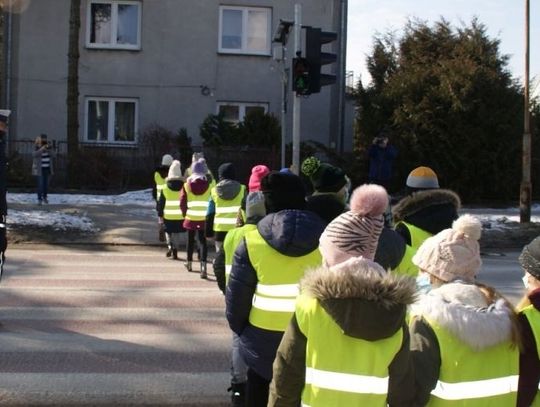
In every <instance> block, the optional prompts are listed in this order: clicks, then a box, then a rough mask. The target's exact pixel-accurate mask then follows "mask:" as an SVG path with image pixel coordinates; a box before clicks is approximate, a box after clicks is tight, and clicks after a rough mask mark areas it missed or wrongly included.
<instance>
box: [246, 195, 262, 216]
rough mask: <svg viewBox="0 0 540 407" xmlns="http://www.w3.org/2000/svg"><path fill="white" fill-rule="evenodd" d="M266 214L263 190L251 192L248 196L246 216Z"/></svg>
mask: <svg viewBox="0 0 540 407" xmlns="http://www.w3.org/2000/svg"><path fill="white" fill-rule="evenodd" d="M264 216H266V208H265V206H264V194H263V193H262V192H261V191H256V192H250V193H249V194H248V195H247V197H246V218H247V219H249V218H254V217H259V218H262V217H264Z"/></svg>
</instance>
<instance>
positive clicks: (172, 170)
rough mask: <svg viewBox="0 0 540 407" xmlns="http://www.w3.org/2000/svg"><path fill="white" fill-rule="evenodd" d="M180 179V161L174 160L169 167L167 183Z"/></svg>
mask: <svg viewBox="0 0 540 407" xmlns="http://www.w3.org/2000/svg"><path fill="white" fill-rule="evenodd" d="M175 179H182V167H181V165H180V161H178V160H174V161H173V162H172V164H171V166H170V167H169V174H168V175H167V181H171V180H175Z"/></svg>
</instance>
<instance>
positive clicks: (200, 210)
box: [184, 182, 210, 221]
mask: <svg viewBox="0 0 540 407" xmlns="http://www.w3.org/2000/svg"><path fill="white" fill-rule="evenodd" d="M184 191H186V197H187V212H186V219H188V220H192V221H202V220H205V219H206V212H207V211H208V200H209V199H210V188H207V189H206V191H205V192H204V193H203V194H200V195H195V194H194V193H193V191H192V190H191V186H190V184H189V183H188V182H186V183H185V184H184Z"/></svg>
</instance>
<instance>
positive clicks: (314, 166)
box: [301, 157, 347, 192]
mask: <svg viewBox="0 0 540 407" xmlns="http://www.w3.org/2000/svg"><path fill="white" fill-rule="evenodd" d="M301 167H302V173H303V174H304V175H306V176H307V177H309V178H310V179H311V183H312V184H313V188H314V189H315V191H317V192H338V191H339V190H340V189H341V188H343V187H344V186H345V185H346V184H347V178H346V177H345V172H343V170H342V169H341V168H338V167H334V166H333V165H330V164H327V163H321V161H320V160H319V159H318V158H316V157H308V158H306V159H305V160H304V161H303V162H302V166H301Z"/></svg>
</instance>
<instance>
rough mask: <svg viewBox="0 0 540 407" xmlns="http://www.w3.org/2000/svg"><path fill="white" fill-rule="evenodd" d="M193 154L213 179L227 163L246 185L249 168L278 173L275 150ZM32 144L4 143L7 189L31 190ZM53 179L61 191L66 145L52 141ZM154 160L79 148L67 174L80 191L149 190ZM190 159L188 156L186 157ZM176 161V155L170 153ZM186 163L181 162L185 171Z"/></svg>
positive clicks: (123, 151) (138, 153) (145, 154)
mask: <svg viewBox="0 0 540 407" xmlns="http://www.w3.org/2000/svg"><path fill="white" fill-rule="evenodd" d="M190 149H191V150H193V151H202V152H203V153H204V155H205V158H206V161H207V163H208V167H209V168H210V169H211V171H212V172H213V173H214V174H215V175H216V176H217V169H218V167H219V165H220V164H222V163H224V162H231V163H233V164H234V166H235V169H236V174H237V178H238V180H239V181H240V182H242V183H247V181H248V179H249V175H250V173H251V168H252V167H253V166H255V165H258V164H265V165H267V166H268V167H270V168H272V169H279V163H280V161H279V152H278V151H277V150H275V149H264V148H248V147H219V148H217V147H216V148H208V147H201V146H191V147H190ZM33 151H34V141H33V140H12V141H9V142H8V150H7V156H8V187H20V188H27V187H33V186H34V184H35V182H34V180H33V179H32V176H31V168H32V153H33ZM53 152H54V160H53V163H54V176H52V177H51V186H52V187H53V188H55V187H56V188H65V187H66V183H67V178H68V177H67V175H68V174H67V168H68V165H67V163H68V160H67V143H66V142H65V141H55V142H54V143H53ZM165 153H170V152H168V151H164V152H162V153H160V154H159V156H154V155H155V153H151V152H149V151H147V150H146V149H143V148H139V147H135V148H133V147H116V146H114V147H111V146H104V145H81V146H80V149H79V151H78V153H77V158H76V165H75V168H76V169H75V172H76V174H70V175H71V179H75V180H76V182H75V184H76V185H77V186H79V187H80V188H82V189H92V190H129V189H134V188H149V187H150V186H152V184H153V173H154V169H155V167H156V165H157V164H159V162H160V161H161V156H162V154H165ZM190 155H191V154H190ZM173 156H174V157H175V158H178V159H179V158H180V157H179V154H178V153H176V154H175V153H173ZM188 165H190V163H189V162H182V168H183V169H185V168H186V167H187V166H188Z"/></svg>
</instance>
